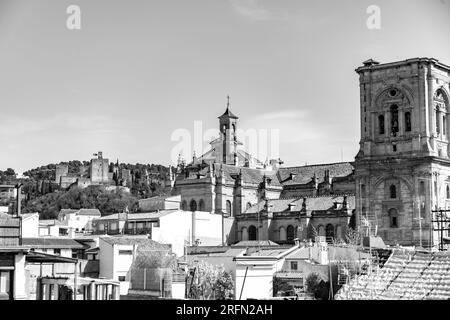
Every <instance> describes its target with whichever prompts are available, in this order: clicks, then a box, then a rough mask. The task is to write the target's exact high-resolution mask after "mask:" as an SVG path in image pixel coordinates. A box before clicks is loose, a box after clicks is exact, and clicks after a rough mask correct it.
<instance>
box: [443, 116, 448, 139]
mask: <svg viewBox="0 0 450 320" xmlns="http://www.w3.org/2000/svg"><path fill="white" fill-rule="evenodd" d="M442 134H443V135H444V136H445V135H447V117H446V116H442Z"/></svg>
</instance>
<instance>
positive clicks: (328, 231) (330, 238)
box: [325, 223, 334, 242]
mask: <svg viewBox="0 0 450 320" xmlns="http://www.w3.org/2000/svg"><path fill="white" fill-rule="evenodd" d="M325 237H326V239H327V242H331V241H333V239H334V226H333V225H332V224H331V223H330V224H327V227H326V229H325Z"/></svg>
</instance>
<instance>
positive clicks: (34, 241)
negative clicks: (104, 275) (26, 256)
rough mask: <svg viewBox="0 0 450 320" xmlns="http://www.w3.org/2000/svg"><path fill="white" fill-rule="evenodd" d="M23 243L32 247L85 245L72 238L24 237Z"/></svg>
mask: <svg viewBox="0 0 450 320" xmlns="http://www.w3.org/2000/svg"><path fill="white" fill-rule="evenodd" d="M22 244H23V245H24V246H27V247H31V248H49V249H52V248H55V249H83V248H85V246H84V245H82V244H81V243H79V242H77V241H75V240H73V239H70V238H50V237H48V238H47V237H40V238H23V239H22Z"/></svg>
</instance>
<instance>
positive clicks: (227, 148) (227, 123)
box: [219, 96, 239, 165]
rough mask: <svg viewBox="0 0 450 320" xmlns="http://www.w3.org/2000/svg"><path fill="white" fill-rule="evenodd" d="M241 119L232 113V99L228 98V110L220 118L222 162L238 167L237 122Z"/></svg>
mask: <svg viewBox="0 0 450 320" xmlns="http://www.w3.org/2000/svg"><path fill="white" fill-rule="evenodd" d="M238 119H239V118H238V117H237V116H235V115H234V114H233V113H232V112H231V111H230V97H229V96H228V97H227V109H226V110H225V113H224V114H222V115H221V116H220V117H219V130H220V136H221V140H222V161H223V163H224V164H229V165H237V163H236V162H237V161H238V158H237V157H236V156H235V154H236V151H237V145H238V141H237V137H236V130H237V120H238Z"/></svg>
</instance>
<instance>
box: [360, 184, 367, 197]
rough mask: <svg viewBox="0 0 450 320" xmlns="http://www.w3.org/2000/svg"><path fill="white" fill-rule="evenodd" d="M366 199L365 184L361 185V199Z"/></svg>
mask: <svg viewBox="0 0 450 320" xmlns="http://www.w3.org/2000/svg"><path fill="white" fill-rule="evenodd" d="M365 197H366V186H365V185H364V184H362V185H361V198H365Z"/></svg>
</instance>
